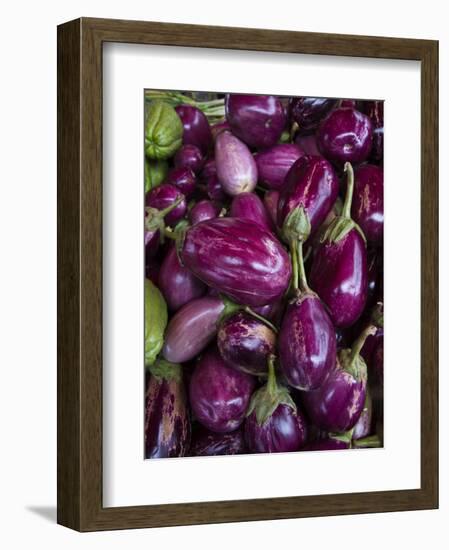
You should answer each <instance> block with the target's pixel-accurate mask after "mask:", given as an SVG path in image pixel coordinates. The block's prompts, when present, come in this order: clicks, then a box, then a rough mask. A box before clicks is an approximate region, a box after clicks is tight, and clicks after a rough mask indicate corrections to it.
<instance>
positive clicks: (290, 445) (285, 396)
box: [244, 355, 307, 453]
mask: <svg viewBox="0 0 449 550" xmlns="http://www.w3.org/2000/svg"><path fill="white" fill-rule="evenodd" d="M244 431H245V442H246V445H247V447H248V450H249V451H250V452H253V453H287V452H293V451H298V450H299V449H300V448H301V447H302V445H303V444H304V442H305V441H306V437H307V429H306V422H305V419H304V416H303V415H302V413H301V411H300V410H299V409H298V408H297V406H296V404H295V402H294V401H293V399H292V397H291V395H290V393H289V391H288V389H287V388H286V387H285V386H282V385H278V383H277V382H276V374H275V370H274V356H273V355H271V356H270V357H269V359H268V381H267V383H266V384H265V385H264V386H263V387H262V388H260V389H258V390H257V391H256V392H254V394H253V396H252V398H251V403H250V405H249V407H248V412H247V418H246V420H245V428H244Z"/></svg>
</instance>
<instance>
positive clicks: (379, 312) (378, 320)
mask: <svg viewBox="0 0 449 550" xmlns="http://www.w3.org/2000/svg"><path fill="white" fill-rule="evenodd" d="M369 324H372V325H374V326H375V327H376V332H375V333H374V334H372V335H370V336H368V338H367V339H366V341H365V344H364V345H363V347H362V349H361V351H360V354H361V356H362V357H363V359H365V361H366V364H367V365H368V367H369V369H370V371H371V370H372V368H373V367H372V364H373V363H372V361H373V355H374V352H375V350H376V348H377V346H378V344H379V342H381V341H382V340H383V337H384V318H383V302H377V303H376V305H375V306H374V307H373V308H372V310H371V313H370V316H369V319H368V321H367V322H366V321H365V323H364V328H366V326H368V325H369Z"/></svg>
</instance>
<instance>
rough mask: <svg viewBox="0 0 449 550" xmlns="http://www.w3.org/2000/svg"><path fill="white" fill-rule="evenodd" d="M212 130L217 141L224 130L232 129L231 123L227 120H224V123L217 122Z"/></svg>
mask: <svg viewBox="0 0 449 550" xmlns="http://www.w3.org/2000/svg"><path fill="white" fill-rule="evenodd" d="M210 129H211V132H212V137H213V139H214V141H215V140H216V139H217V136H218V134H220V133H221V132H223V130H231V127H230V126H229V123H228V122H227V121H226V120H224V121H223V122H217V123H216V124H213V125H212V126H211V128H210Z"/></svg>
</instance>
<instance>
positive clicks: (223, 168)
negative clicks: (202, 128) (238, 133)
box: [215, 130, 257, 196]
mask: <svg viewBox="0 0 449 550" xmlns="http://www.w3.org/2000/svg"><path fill="white" fill-rule="evenodd" d="M215 165H216V168H217V176H218V179H219V180H220V183H221V185H222V186H223V189H224V191H225V192H226V193H227V194H228V195H231V196H235V195H238V194H239V193H243V192H245V191H248V192H250V191H253V189H254V188H255V187H256V184H257V165H256V161H255V160H254V157H253V155H252V154H251V152H250V150H249V149H248V147H247V146H246V145H245V144H244V143H243V141H240V140H239V139H238V138H237V137H235V136H234V135H233V134H231V132H229V131H227V130H225V131H223V132H221V133H220V134H219V135H218V136H217V139H216V140H215Z"/></svg>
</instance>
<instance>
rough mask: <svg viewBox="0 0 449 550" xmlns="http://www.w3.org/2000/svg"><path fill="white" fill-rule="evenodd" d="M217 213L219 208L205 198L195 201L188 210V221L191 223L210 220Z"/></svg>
mask: <svg viewBox="0 0 449 550" xmlns="http://www.w3.org/2000/svg"><path fill="white" fill-rule="evenodd" d="M218 214H219V208H218V207H217V206H216V205H215V204H214V203H213V202H212V201H209V200H207V199H204V200H202V201H199V202H197V203H196V204H195V205H194V206H193V207H192V209H191V210H190V212H189V221H190V223H191V225H195V224H196V223H200V222H203V221H205V220H211V219H213V218H216V217H217V216H218Z"/></svg>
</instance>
